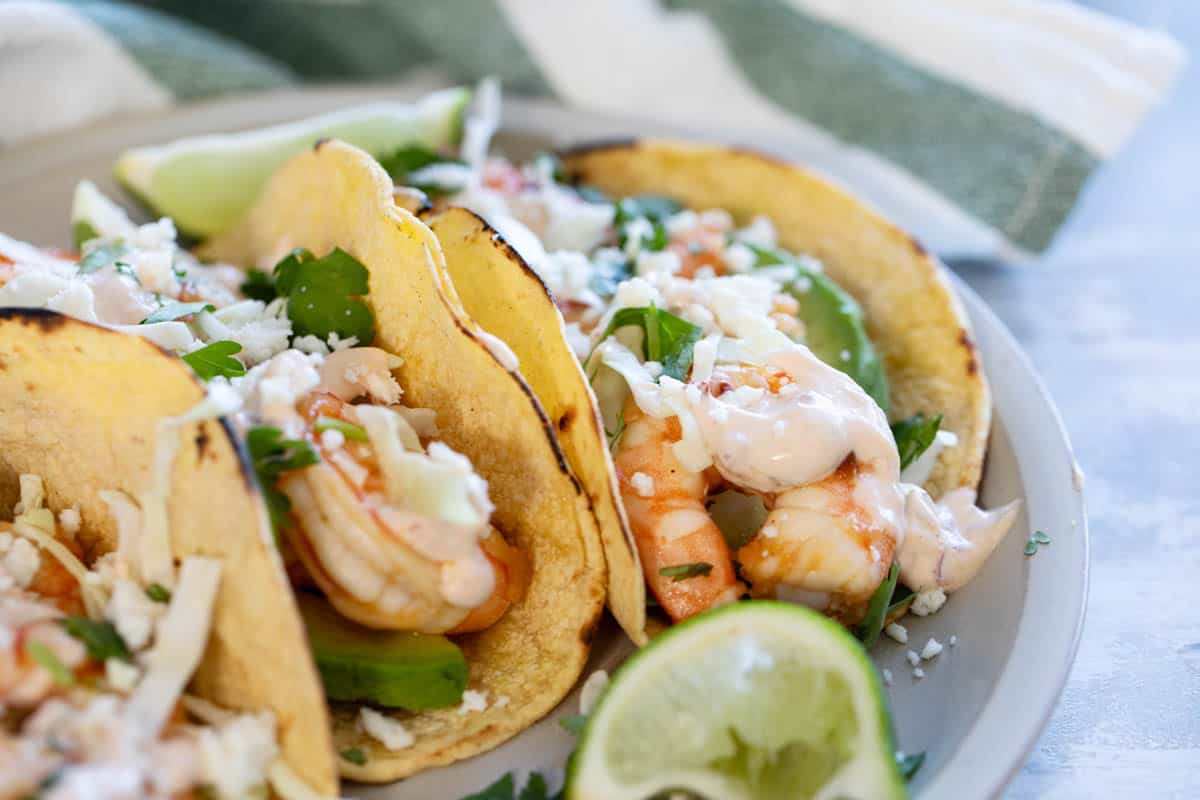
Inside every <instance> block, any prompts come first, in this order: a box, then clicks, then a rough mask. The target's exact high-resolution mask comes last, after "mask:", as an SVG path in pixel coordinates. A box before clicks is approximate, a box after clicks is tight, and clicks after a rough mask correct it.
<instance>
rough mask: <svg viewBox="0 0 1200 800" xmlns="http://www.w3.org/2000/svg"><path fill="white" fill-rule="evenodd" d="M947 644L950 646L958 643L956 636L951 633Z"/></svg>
mask: <svg viewBox="0 0 1200 800" xmlns="http://www.w3.org/2000/svg"><path fill="white" fill-rule="evenodd" d="M949 644H950V646H951V647H954V646H955V645H956V644H958V637H957V636H953V635H951V637H950V643H949Z"/></svg>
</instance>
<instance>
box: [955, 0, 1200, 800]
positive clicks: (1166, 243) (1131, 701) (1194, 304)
mask: <svg viewBox="0 0 1200 800" xmlns="http://www.w3.org/2000/svg"><path fill="white" fill-rule="evenodd" d="M1089 4H1090V5H1094V6H1097V7H1099V8H1102V9H1104V10H1108V11H1112V12H1114V13H1117V14H1119V15H1121V16H1125V17H1127V18H1129V19H1131V20H1133V21H1135V22H1138V23H1139V24H1144V25H1148V26H1153V27H1161V28H1164V29H1166V30H1168V31H1170V32H1171V33H1172V34H1174V35H1175V36H1176V37H1178V38H1179V39H1181V40H1182V41H1183V42H1184V44H1185V45H1187V46H1188V48H1189V49H1190V50H1191V51H1192V54H1193V59H1194V61H1193V63H1192V64H1191V65H1189V67H1188V68H1187V70H1186V72H1185V74H1184V75H1183V77H1182V79H1181V80H1180V82H1179V84H1178V85H1177V87H1176V90H1175V92H1174V94H1173V95H1172V96H1171V97H1170V98H1169V99H1168V101H1167V103H1166V104H1165V105H1164V106H1163V107H1162V108H1161V109H1160V110H1159V111H1157V112H1156V113H1155V114H1154V116H1153V117H1152V118H1151V119H1150V120H1149V121H1148V122H1147V124H1146V126H1145V128H1144V129H1143V130H1142V131H1141V132H1140V133H1139V134H1138V136H1137V137H1136V139H1135V140H1134V141H1133V142H1132V143H1131V144H1130V146H1129V147H1128V148H1127V149H1126V150H1125V152H1124V153H1122V154H1121V155H1120V156H1119V157H1118V158H1117V159H1116V160H1115V161H1114V162H1113V163H1111V164H1109V165H1108V166H1107V167H1105V168H1104V169H1103V170H1102V171H1101V172H1100V173H1099V174H1098V175H1097V176H1096V178H1095V180H1094V182H1093V183H1092V185H1091V186H1090V188H1089V189H1088V191H1087V192H1086V194H1085V197H1084V200H1083V202H1082V204H1081V206H1080V208H1079V209H1078V210H1077V212H1076V214H1075V216H1074V217H1073V218H1072V220H1071V222H1070V223H1069V226H1068V228H1067V230H1065V231H1064V232H1063V234H1062V235H1061V236H1060V238H1059V240H1058V242H1057V243H1056V245H1055V247H1054V248H1053V249H1052V250H1051V252H1050V253H1049V254H1048V255H1047V256H1046V258H1045V260H1044V263H1042V264H1040V265H1038V266H1036V267H1034V268H1032V269H1030V270H1027V271H1013V270H999V269H995V268H989V267H987V266H984V265H979V266H975V267H967V268H964V267H962V266H959V270H958V271H959V274H960V275H962V276H963V277H965V278H966V279H967V281H968V282H969V283H970V284H971V285H972V286H973V287H974V288H975V289H976V290H977V291H978V292H979V293H980V294H981V295H983V297H984V298H985V299H986V300H987V301H988V302H989V303H990V305H991V307H992V308H993V309H994V310H995V311H996V313H997V314H999V315H1000V317H1001V318H1002V319H1003V320H1004V321H1005V322H1006V323H1007V324H1008V326H1009V328H1010V329H1011V330H1012V331H1013V333H1014V334H1015V335H1016V337H1017V338H1018V339H1019V340H1020V342H1021V344H1022V345H1023V346H1024V347H1025V349H1026V351H1027V352H1028V353H1029V355H1030V356H1031V357H1032V359H1033V361H1034V363H1035V364H1036V366H1037V368H1038V370H1039V372H1041V374H1042V376H1043V378H1044V379H1045V381H1046V382H1047V384H1048V385H1049V387H1050V390H1051V392H1052V393H1053V395H1054V398H1055V400H1056V401H1057V402H1058V405H1059V408H1060V410H1061V411H1062V415H1063V417H1064V419H1065V420H1066V424H1067V427H1068V429H1069V430H1070V433H1071V439H1072V443H1073V444H1074V446H1075V451H1076V455H1077V457H1078V459H1079V462H1080V464H1081V465H1082V467H1083V470H1084V472H1085V473H1086V474H1087V489H1086V493H1085V494H1086V497H1087V501H1088V512H1089V513H1088V516H1089V519H1090V524H1091V533H1092V557H1093V562H1092V581H1091V595H1090V598H1089V606H1088V617H1087V622H1086V624H1085V627H1084V633H1083V640H1082V644H1081V646H1080V650H1079V655H1078V658H1077V660H1076V664H1075V667H1074V670H1073V672H1072V675H1071V679H1070V682H1069V684H1068V686H1067V689H1066V691H1065V692H1064V694H1063V697H1062V700H1061V702H1060V705H1059V708H1058V710H1057V711H1056V712H1055V714H1054V716H1053V718H1052V720H1051V723H1050V726H1049V728H1048V729H1047V730H1046V732H1045V734H1044V735H1043V736H1042V739H1041V741H1040V743H1039V744H1038V746H1037V748H1036V750H1035V751H1034V752H1033V753H1032V755H1031V757H1030V759H1029V762H1028V764H1027V765H1026V767H1025V769H1024V770H1023V771H1022V773H1021V775H1020V776H1019V777H1018V778H1017V780H1016V781H1015V782H1014V783H1013V785H1012V786H1011V788H1010V790H1009V792H1008V794H1007V795H1006V796H1007V797H1009V798H1014V799H1016V798H1020V799H1021V800H1024V798H1047V799H1050V800H1068V799H1073V798H1109V797H1121V798H1124V797H1137V798H1160V799H1165V798H1200V612H1198V611H1197V610H1196V608H1197V606H1196V599H1195V598H1196V596H1197V586H1198V584H1200V490H1198V487H1200V482H1198V481H1197V478H1196V474H1195V472H1193V468H1194V461H1195V458H1196V456H1197V455H1200V422H1198V421H1200V272H1198V271H1197V266H1198V265H1197V259H1198V258H1200V225H1198V224H1197V222H1198V219H1200V189H1198V188H1197V182H1198V181H1200V145H1198V143H1200V63H1196V60H1197V58H1198V56H1197V54H1198V53H1200V3H1195V2H1193V0H1178V2H1137V1H1136V0H1100V1H1098V2H1092V3H1089ZM956 266H957V265H956ZM1028 669H1029V680H1030V681H1036V680H1038V667H1037V664H1029V665H1028Z"/></svg>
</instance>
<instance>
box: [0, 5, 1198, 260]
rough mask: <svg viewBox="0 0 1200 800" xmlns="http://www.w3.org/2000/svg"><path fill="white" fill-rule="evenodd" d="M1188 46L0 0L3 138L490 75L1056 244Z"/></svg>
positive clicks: (532, 17)
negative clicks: (195, 106) (229, 101)
mask: <svg viewBox="0 0 1200 800" xmlns="http://www.w3.org/2000/svg"><path fill="white" fill-rule="evenodd" d="M1183 61H1184V54H1183V52H1182V50H1181V48H1180V47H1179V45H1178V44H1177V43H1175V42H1174V41H1173V40H1172V39H1170V38H1169V37H1168V36H1166V35H1164V34H1161V33H1153V32H1148V31H1145V30H1140V29H1138V28H1135V27H1133V26H1131V25H1129V24H1126V23H1122V22H1119V21H1117V20H1114V19H1112V18H1109V17H1106V16H1103V15H1101V14H1099V13H1097V12H1095V11H1091V10H1088V9H1087V8H1085V7H1083V6H1081V5H1078V4H1076V3H1072V2H1066V1H1065V0H921V1H920V2H914V0H591V1H590V2H589V1H587V0H420V1H418V0H145V2H110V1H108V0H69V1H68V0H63V2H59V3H54V2H28V1H26V0H9V2H0V103H2V104H3V105H2V107H3V108H5V112H6V113H5V118H6V119H5V125H3V126H0V146H5V145H12V144H15V143H17V142H20V141H23V140H27V139H30V138H33V137H36V136H39V135H42V134H45V133H48V132H51V131H55V130H60V129H63V128H67V127H71V126H77V125H83V124H86V123H88V122H90V121H93V120H96V119H99V118H102V117H106V116H111V115H115V114H121V113H128V112H134V111H138V112H141V111H147V110H153V109H159V108H163V107H166V106H168V105H170V104H171V103H173V102H178V101H185V100H191V99H194V98H199V97H207V96H212V95H216V94H221V93H226V92H242V91H251V90H263V89H271V88H277V87H281V86H287V85H292V84H296V83H300V82H305V81H339V82H346V81H363V80H373V81H383V80H389V81H395V80H405V79H408V80H413V79H414V76H420V79H421V80H423V81H425V82H428V83H430V84H436V83H450V82H464V81H466V82H473V81H475V80H478V79H479V78H480V77H482V76H484V75H498V76H499V77H500V78H501V79H502V81H503V83H504V85H505V88H506V89H507V90H508V91H510V92H518V93H523V94H546V95H553V96H556V97H557V98H559V99H560V100H562V101H564V102H566V103H568V104H570V105H573V106H575V107H578V108H583V109H588V110H592V111H599V112H606V113H610V114H620V115H629V116H632V117H636V118H641V119H649V120H655V121H660V122H663V123H669V124H671V125H673V126H678V127H680V128H683V129H686V130H691V131H695V132H697V133H699V134H702V135H709V136H712V137H716V138H722V139H730V138H734V139H742V140H746V141H753V142H755V143H758V144H762V145H764V146H766V147H768V148H769V149H772V150H775V151H777V152H780V153H783V154H787V155H789V156H792V157H795V158H798V159H801V160H803V161H805V162H806V163H809V164H812V165H814V166H816V167H818V168H819V169H821V170H822V171H824V172H826V173H828V174H831V175H833V176H834V177H836V178H839V179H841V180H842V181H843V182H844V183H847V184H849V185H851V186H853V187H854V188H855V189H856V190H857V191H859V192H861V193H863V194H865V195H866V196H868V197H869V198H871V199H872V200H873V201H874V202H875V204H876V205H878V206H880V207H881V208H882V209H883V210H884V211H885V212H886V213H888V214H890V215H891V216H892V217H893V218H895V219H897V220H898V221H899V222H900V223H901V224H903V225H905V226H906V227H908V228H909V229H911V230H914V231H916V232H917V233H918V235H920V236H921V237H922V238H924V239H925V240H926V241H927V243H928V244H930V245H931V246H932V247H934V248H935V249H936V250H938V251H939V252H942V253H944V254H951V255H1001V256H1013V255H1021V254H1029V253H1036V252H1040V251H1042V250H1043V249H1045V248H1046V247H1047V246H1048V245H1049V244H1050V242H1051V240H1052V238H1053V236H1054V234H1055V232H1056V231H1057V230H1058V228H1059V227H1060V226H1061V225H1062V223H1063V221H1064V220H1065V219H1066V216H1067V214H1068V213H1069V212H1070V210H1071V208H1072V206H1073V205H1074V203H1075V201H1076V198H1077V197H1078V195H1079V193H1080V191H1081V189H1082V187H1083V185H1084V182H1085V181H1086V179H1087V177H1088V176H1089V175H1090V174H1091V173H1092V172H1093V171H1094V170H1095V169H1096V167H1097V166H1098V165H1099V164H1100V163H1102V162H1103V161H1104V160H1105V159H1107V158H1109V157H1111V156H1112V155H1113V154H1114V153H1115V152H1116V151H1117V150H1118V149H1119V148H1120V146H1121V144H1122V143H1123V142H1124V141H1125V140H1126V139H1128V138H1129V136H1130V135H1131V134H1132V132H1133V130H1134V129H1135V128H1136V127H1137V125H1138V123H1139V122H1140V121H1141V119H1142V118H1143V116H1144V115H1145V114H1146V112H1147V111H1148V110H1149V109H1150V108H1151V107H1152V106H1153V105H1154V104H1155V103H1156V102H1158V101H1159V100H1160V99H1161V98H1162V96H1163V95H1164V94H1165V93H1166V91H1167V89H1168V88H1169V86H1170V84H1171V81H1172V78H1173V77H1174V75H1175V74H1176V73H1177V71H1178V70H1179V68H1180V67H1181V65H1182V63H1183Z"/></svg>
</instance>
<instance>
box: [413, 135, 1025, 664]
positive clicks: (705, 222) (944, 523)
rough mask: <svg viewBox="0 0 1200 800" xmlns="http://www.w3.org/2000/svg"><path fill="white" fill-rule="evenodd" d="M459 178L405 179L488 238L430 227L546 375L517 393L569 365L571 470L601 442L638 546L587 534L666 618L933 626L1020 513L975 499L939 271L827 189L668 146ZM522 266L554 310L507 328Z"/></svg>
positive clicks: (963, 363)
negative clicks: (583, 423)
mask: <svg viewBox="0 0 1200 800" xmlns="http://www.w3.org/2000/svg"><path fill="white" fill-rule="evenodd" d="M454 169H457V170H458V172H457V173H452V168H450V167H442V168H440V170H439V173H438V174H432V173H431V174H428V175H427V174H418V175H416V176H413V177H414V178H415V180H416V181H417V182H420V183H427V182H428V181H429V180H430V179H431V178H442V179H445V180H444V182H445V184H446V187H444V190H445V196H444V197H443V198H442V199H441V200H440V201H439V204H440V205H442V206H454V205H459V206H465V207H467V208H470V209H472V210H473V211H475V212H476V213H478V214H479V215H480V216H481V217H482V218H483V219H486V220H487V222H488V224H489V225H490V226H491V228H492V229H493V230H489V231H487V232H486V235H485V234H484V233H482V232H481V230H480V225H481V224H482V223H476V224H474V227H472V223H471V222H470V220H467V219H466V218H465V217H463V216H462V214H461V213H456V212H454V211H453V209H451V210H448V211H443V212H442V217H441V218H438V217H434V218H432V220H431V224H432V225H433V227H434V229H435V230H437V231H439V232H441V233H442V234H443V241H442V244H443V248H444V249H445V251H446V257H447V261H448V263H449V264H450V268H451V272H452V273H455V278H456V279H460V276H461V279H460V281H459V283H460V286H462V287H464V288H463V289H462V291H461V296H462V297H463V298H464V302H465V303H466V307H467V310H468V312H469V313H471V314H472V315H473V316H475V317H476V318H477V319H478V320H480V322H481V324H483V325H484V326H485V327H487V328H488V329H489V330H490V331H491V332H492V333H494V334H496V335H498V336H500V337H501V338H502V339H504V340H505V341H506V342H508V343H509V344H510V346H512V347H513V349H514V351H515V352H516V353H517V355H518V357H519V358H521V359H522V360H523V361H529V360H532V359H534V358H537V357H539V354H540V357H542V358H543V359H545V361H546V362H547V363H544V364H543V366H542V370H543V371H544V372H546V373H548V374H549V375H550V376H551V377H549V378H547V379H546V380H545V381H543V382H541V383H539V382H538V381H534V385H535V387H540V386H545V385H553V383H554V381H558V382H560V383H567V384H570V385H571V386H573V387H574V386H575V385H576V384H577V382H578V380H579V378H578V376H579V375H580V366H579V363H582V365H583V368H584V370H585V373H586V375H587V378H588V380H589V381H590V384H591V389H592V391H593V392H594V394H595V397H596V398H597V399H596V403H597V404H598V406H599V410H600V412H601V417H602V420H603V428H602V429H601V430H596V431H592V432H590V435H592V437H593V445H594V446H593V447H592V448H591V452H592V453H593V455H592V456H590V457H591V458H592V459H593V463H594V464H596V465H600V464H601V463H608V461H609V456H608V455H606V454H603V453H602V454H600V455H596V454H595V453H596V452H597V451H598V450H599V449H600V447H601V446H602V447H603V448H604V449H608V448H611V463H612V466H613V472H612V474H613V475H614V476H615V479H616V481H617V483H618V485H619V498H620V503H621V506H622V507H623V511H624V514H625V517H626V518H627V520H628V524H629V529H630V533H631V534H632V541H633V542H634V543H635V546H636V553H633V552H631V553H628V554H623V557H617V558H614V557H612V553H613V548H614V546H615V545H616V544H618V543H620V540H618V539H616V538H615V537H611V538H609V539H608V540H606V543H607V544H608V552H609V554H610V558H609V565H610V569H612V570H613V571H614V573H616V572H620V571H628V570H630V569H631V568H632V567H631V565H637V564H638V563H639V561H640V568H639V571H638V573H637V574H636V578H637V580H638V581H639V582H640V581H642V580H644V581H645V583H646V585H647V586H648V588H649V589H650V590H651V592H652V594H653V596H654V598H655V603H656V605H658V606H660V607H661V610H662V612H664V613H665V615H666V616H667V617H668V618H669V619H670V620H671V621H679V620H682V619H685V618H687V617H690V616H692V615H694V614H697V613H699V612H701V611H704V610H706V609H708V608H711V607H713V606H714V605H718V604H721V603H726V602H731V601H734V600H736V599H738V598H740V597H745V596H750V597H770V598H778V599H786V600H791V601H794V602H798V603H803V604H805V605H809V606H812V607H815V608H817V609H819V610H822V611H824V612H825V613H827V614H829V615H831V616H833V617H835V618H837V619H838V620H840V621H841V622H843V623H845V624H846V625H849V626H852V627H854V628H856V629H857V630H858V631H859V633H860V635H861V636H862V637H863V638H864V639H865V640H867V641H870V642H873V641H874V640H875V639H876V638H877V637H878V635H879V632H880V630H881V628H882V627H883V626H884V623H885V621H886V620H887V619H889V618H895V617H896V616H898V615H900V614H903V613H905V612H906V611H907V610H908V609H910V608H911V610H913V611H914V612H916V613H922V614H925V613H931V612H932V611H935V610H936V609H937V608H939V607H940V605H941V604H942V603H943V602H944V601H945V599H946V594H947V593H950V592H953V591H955V590H957V589H959V588H961V587H962V586H963V585H964V584H966V583H967V582H968V581H969V580H970V579H971V578H972V577H973V576H974V575H975V574H976V572H977V571H978V570H979V569H980V567H981V566H982V564H983V563H984V561H985V560H986V559H987V557H988V555H989V554H990V553H991V552H992V551H993V549H994V548H995V547H996V545H997V544H998V543H999V542H1000V541H1001V540H1002V539H1003V537H1004V536H1005V534H1006V533H1007V532H1008V530H1009V529H1010V528H1011V526H1012V523H1013V521H1014V519H1015V517H1016V515H1017V513H1018V506H1017V504H1015V503H1014V504H1010V505H1007V506H1004V507H1002V508H999V509H996V510H994V511H983V510H981V509H979V508H978V507H977V506H976V504H975V500H976V495H975V492H976V488H977V485H978V482H979V479H980V476H981V471H982V465H983V459H984V453H985V448H986V444H987V436H988V430H989V425H990V401H989V395H988V388H987V383H986V379H985V377H984V375H983V372H982V369H981V367H980V364H979V361H978V355H977V353H976V351H975V348H974V346H973V345H972V342H971V334H970V326H969V323H968V321H967V319H966V317H965V314H964V312H963V310H962V307H961V305H960V303H959V302H958V300H957V298H956V297H955V295H954V292H953V289H952V288H951V286H950V285H949V283H948V280H947V278H946V276H945V274H944V272H943V269H942V268H941V267H940V266H939V265H938V264H937V263H936V261H935V260H934V259H933V258H931V257H930V256H929V254H927V253H926V252H925V251H924V250H923V249H922V248H921V247H920V245H919V244H917V243H916V242H915V241H914V240H913V239H912V238H911V237H909V236H908V235H907V234H905V233H903V232H902V231H900V230H899V229H897V228H896V227H894V226H893V225H891V224H890V223H888V222H887V221H885V220H883V219H882V218H880V217H879V216H878V215H876V214H875V213H874V212H873V211H871V210H870V209H869V208H867V207H866V206H865V205H863V204H862V203H861V202H859V201H858V200H856V199H855V198H854V197H852V196H851V195H849V194H848V193H846V192H844V191H842V190H840V189H838V188H836V187H834V186H832V185H830V184H829V183H827V182H826V181H824V180H822V179H820V178H818V177H816V176H815V175H813V174H811V173H809V172H807V171H805V170H802V169H800V168H798V167H795V166H793V165H790V164H786V163H783V162H781V161H778V160H775V159H772V158H768V157H765V156H761V155H758V154H755V153H751V152H748V151H745V150H736V149H730V148H725V147H717V146H709V145H700V144H689V143H683V142H674V141H641V142H630V143H621V144H604V145H599V146H592V147H580V148H576V149H572V150H569V151H566V152H564V153H562V154H561V155H560V156H559V157H555V156H541V157H539V158H536V159H535V160H534V161H533V162H531V163H529V164H526V165H523V166H518V165H514V164H511V163H509V162H507V161H505V160H503V159H499V158H481V157H476V158H473V159H472V158H468V159H466V166H464V167H457V168H454ZM451 215H455V216H451ZM451 220H453V222H451ZM489 241H490V242H492V249H493V250H494V251H496V254H494V255H493V257H492V258H491V259H485V258H482V257H480V256H479V249H480V248H481V244H480V243H481V242H489ZM534 273H536V275H537V276H538V277H540V279H541V281H542V282H544V284H545V287H546V289H547V290H548V292H549V297H551V298H552V300H553V302H554V304H555V305H556V306H557V309H558V312H559V313H558V314H549V313H545V309H544V308H543V309H542V310H541V311H539V313H537V314H529V313H513V311H512V310H510V309H514V308H515V309H516V310H517V311H518V312H528V310H529V309H530V308H532V307H533V305H532V303H529V302H525V301H519V300H518V299H517V298H519V297H521V296H523V295H524V294H528V293H532V292H533V290H532V289H531V288H530V283H531V278H530V276H531V275H533V274H534ZM465 287H469V288H465ZM501 298H504V299H507V300H509V301H511V304H510V305H506V304H505V301H504V300H503V299H501ZM550 341H553V342H554V345H553V346H548V345H546V344H545V342H550ZM563 342H565V343H566V345H568V346H569V347H570V349H572V350H574V354H575V356H576V357H577V358H578V360H579V363H571V362H572V361H573V359H570V358H568V357H566V356H563V355H562V353H563V352H564V351H565V350H566V349H567V348H566V347H562V346H560V343H563ZM623 577H624V578H626V580H622V578H623ZM628 577H629V576H628V575H625V576H621V575H615V574H614V575H613V576H612V577H611V578H610V587H611V589H610V591H614V592H616V591H621V588H620V587H622V586H627V585H629V584H630V583H631V581H630V580H628ZM610 603H611V604H612V605H613V606H614V607H619V606H620V605H621V600H620V599H619V598H610Z"/></svg>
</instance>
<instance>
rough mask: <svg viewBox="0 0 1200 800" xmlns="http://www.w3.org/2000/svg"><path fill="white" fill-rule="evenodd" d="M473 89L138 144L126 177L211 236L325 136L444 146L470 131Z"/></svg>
mask: <svg viewBox="0 0 1200 800" xmlns="http://www.w3.org/2000/svg"><path fill="white" fill-rule="evenodd" d="M470 96H471V93H470V91H469V90H467V89H461V88H460V89H446V90H443V91H440V92H434V93H433V94H430V95H428V96H426V97H424V98H423V99H421V100H419V101H417V102H416V103H375V104H372V105H367V106H361V107H358V108H350V109H345V110H342V111H336V112H333V113H331V114H324V115H321V116H319V117H312V118H310V119H305V120H300V121H298V122H292V123H288V124H286V125H276V126H273V127H270V128H261V129H259V130H252V131H245V132H243V133H233V134H214V135H209V136H197V137H192V138H188V139H180V140H178V141H175V142H171V143H170V144H166V145H159V146H153V147H138V148H135V149H133V150H128V151H126V152H125V153H123V154H122V155H121V157H120V158H119V159H117V163H116V166H115V167H114V168H113V173H114V174H115V176H116V178H117V180H118V181H120V182H121V184H122V185H123V186H124V187H125V188H126V189H128V190H129V191H130V192H131V193H133V194H134V195H136V196H137V198H138V199H139V200H140V201H142V202H143V203H144V204H145V205H146V206H148V207H149V208H150V209H151V210H153V211H154V212H156V213H159V214H164V215H166V216H169V217H172V218H173V219H174V220H175V226H176V227H177V228H178V229H179V230H180V231H183V232H184V233H187V234H188V235H190V236H194V237H197V238H205V237H208V236H212V235H214V234H217V233H221V232H222V231H225V230H227V229H229V228H230V227H232V226H233V224H234V223H235V222H237V220H238V219H239V218H240V217H241V216H242V214H243V213H244V212H245V211H246V210H247V209H248V208H249V207H250V205H251V204H252V203H253V202H254V198H255V197H257V196H258V192H259V190H260V189H261V188H262V186H263V184H264V183H265V182H266V180H267V179H268V178H269V177H270V176H271V174H272V173H273V172H274V171H275V170H276V169H277V168H278V167H279V165H280V164H282V163H283V162H285V161H287V160H288V159H289V158H290V157H292V156H293V155H295V154H296V153H298V152H300V151H301V150H303V149H304V148H305V147H308V146H310V145H312V144H313V143H315V142H317V141H318V140H320V139H341V140H343V141H346V142H349V143H350V144H353V145H355V146H357V147H361V148H362V149H364V150H366V151H367V152H369V153H370V154H371V155H373V156H376V157H379V156H383V155H386V154H389V153H391V152H392V151H394V150H397V149H399V148H400V147H403V146H405V145H415V144H420V145H424V146H426V147H431V148H438V147H442V146H445V145H448V144H453V143H456V142H457V141H458V139H459V137H460V136H461V134H462V118H463V110H464V108H465V107H466V104H467V101H468V100H469V99H470Z"/></svg>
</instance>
